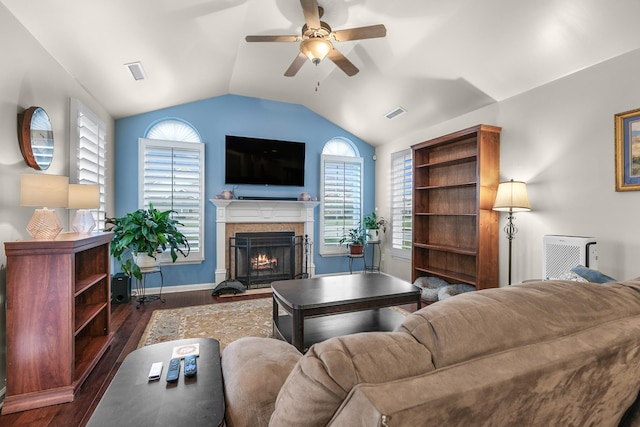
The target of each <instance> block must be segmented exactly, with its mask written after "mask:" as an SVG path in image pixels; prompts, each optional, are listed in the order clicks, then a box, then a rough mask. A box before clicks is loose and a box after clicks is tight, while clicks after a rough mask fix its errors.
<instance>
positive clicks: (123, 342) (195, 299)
mask: <svg viewBox="0 0 640 427" xmlns="http://www.w3.org/2000/svg"><path fill="white" fill-rule="evenodd" d="M163 297H164V299H165V302H164V303H161V302H159V301H152V302H150V303H147V304H145V305H142V306H141V307H140V308H139V309H136V303H135V301H134V300H133V299H132V300H131V302H129V303H125V304H113V305H112V306H111V330H112V332H113V333H114V338H113V342H112V343H111V346H110V348H109V349H108V350H107V352H106V353H105V355H104V356H103V357H102V358H101V359H100V361H99V362H98V364H97V365H96V367H95V369H94V370H93V371H92V372H91V374H90V375H89V377H88V378H87V379H86V381H85V382H84V384H83V385H82V387H81V388H80V390H79V391H78V392H77V393H76V396H75V400H74V401H73V402H71V403H65V404H61V405H55V406H48V407H45V408H39V409H33V410H30V411H24V412H18V413H14V414H8V415H1V416H0V427H18V426H29V427H47V426H56V427H58V426H59V427H75V426H84V425H85V424H86V423H87V422H88V421H89V418H90V417H91V414H92V413H93V411H94V409H95V407H96V406H97V404H98V402H99V401H100V398H101V397H102V395H103V394H104V392H105V390H106V389H107V387H108V386H109V383H110V382H111V379H112V378H113V376H114V375H115V374H116V372H117V371H118V368H119V367H120V364H121V363H122V361H123V360H124V358H125V357H126V356H127V355H128V354H129V353H130V352H131V351H133V350H135V349H136V348H137V346H138V342H139V341H140V338H141V337H142V334H143V332H144V329H145V327H146V326H147V323H148V322H149V319H150V317H151V313H152V312H153V311H154V310H156V309H163V308H179V307H188V306H194V305H203V304H215V303H219V302H229V301H237V300H243V299H252V298H265V297H268V298H270V297H271V295H270V294H266V295H265V294H263V295H237V296H226V297H213V296H211V291H209V290H206V291H194V292H181V293H172V294H166V295H163ZM402 308H404V309H405V310H407V311H410V312H412V311H415V309H416V307H415V304H412V305H405V306H402ZM52 357H55V355H52Z"/></svg>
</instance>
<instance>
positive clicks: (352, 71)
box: [327, 48, 360, 77]
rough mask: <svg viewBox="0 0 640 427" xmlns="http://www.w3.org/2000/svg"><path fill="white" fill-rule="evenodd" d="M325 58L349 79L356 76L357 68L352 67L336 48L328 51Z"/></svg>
mask: <svg viewBox="0 0 640 427" xmlns="http://www.w3.org/2000/svg"><path fill="white" fill-rule="evenodd" d="M327 58H329V59H330V60H332V61H333V62H334V63H335V64H336V65H337V66H338V68H340V69H341V70H342V71H344V72H345V73H346V74H347V75H348V76H349V77H351V76H354V75H356V74H358V71H360V70H358V67H356V66H355V65H353V63H352V62H351V61H349V60H348V59H347V58H346V57H345V56H344V55H343V54H341V53H340V52H339V51H338V50H337V49H336V48H333V49H331V50H330V51H329V54H328V55H327Z"/></svg>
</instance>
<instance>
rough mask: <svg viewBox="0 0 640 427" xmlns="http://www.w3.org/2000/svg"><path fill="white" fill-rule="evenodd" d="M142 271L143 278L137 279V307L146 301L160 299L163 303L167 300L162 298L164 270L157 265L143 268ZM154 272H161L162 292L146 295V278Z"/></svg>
mask: <svg viewBox="0 0 640 427" xmlns="http://www.w3.org/2000/svg"><path fill="white" fill-rule="evenodd" d="M140 272H141V273H142V280H136V291H137V298H136V303H137V304H136V308H140V306H141V305H142V304H144V303H145V302H151V301H158V300H160V302H161V303H164V302H165V300H164V299H162V286H163V285H164V277H163V276H162V270H161V269H160V267H155V268H150V269H143V270H141V271H140ZM154 273H159V274H160V294H158V295H149V296H146V295H145V289H146V286H145V282H146V279H147V275H149V274H154Z"/></svg>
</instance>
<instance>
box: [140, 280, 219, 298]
mask: <svg viewBox="0 0 640 427" xmlns="http://www.w3.org/2000/svg"><path fill="white" fill-rule="evenodd" d="M215 287H216V285H215V283H200V284H195V285H178V286H163V287H162V293H163V294H174V293H177V292H191V291H207V290H208V291H212V290H213V288H215ZM144 293H145V294H146V295H158V294H160V286H157V287H146V288H145V289H144ZM131 296H132V297H135V296H137V293H136V289H135V288H134V287H132V289H131Z"/></svg>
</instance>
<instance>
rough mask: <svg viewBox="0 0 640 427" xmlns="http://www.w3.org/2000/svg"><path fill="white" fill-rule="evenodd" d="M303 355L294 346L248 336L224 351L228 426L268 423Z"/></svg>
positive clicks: (223, 373)
mask: <svg viewBox="0 0 640 427" xmlns="http://www.w3.org/2000/svg"><path fill="white" fill-rule="evenodd" d="M301 356H302V355H301V354H300V352H298V350H296V348H295V347H293V346H292V345H290V344H288V343H286V342H284V341H280V340H276V339H272V338H257V337H247V338H240V339H239V340H236V341H234V342H232V343H231V344H229V345H227V346H226V347H225V349H224V351H223V352H222V359H221V363H222V376H223V378H224V395H225V405H226V413H225V421H226V425H227V426H228V427H249V426H255V427H260V426H267V425H268V424H269V418H270V417H271V413H272V412H273V408H274V403H275V401H276V397H277V396H278V392H279V391H280V388H281V387H282V384H283V383H284V382H285V380H286V379H287V377H288V376H289V373H291V370H292V369H293V367H294V366H295V364H296V363H297V362H298V359H299V358H300V357H301Z"/></svg>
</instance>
